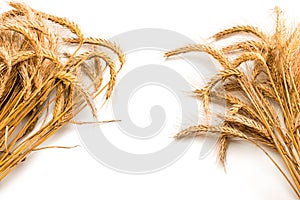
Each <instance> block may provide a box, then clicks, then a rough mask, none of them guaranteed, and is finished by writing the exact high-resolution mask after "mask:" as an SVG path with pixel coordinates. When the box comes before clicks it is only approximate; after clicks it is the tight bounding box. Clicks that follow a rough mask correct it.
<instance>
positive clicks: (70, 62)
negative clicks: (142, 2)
mask: <svg viewBox="0 0 300 200" xmlns="http://www.w3.org/2000/svg"><path fill="white" fill-rule="evenodd" d="M9 5H10V6H11V8H12V9H11V10H10V11H8V12H5V13H2V14H1V15H0V181H1V180H2V179H3V178H5V177H6V176H7V175H8V174H9V173H10V172H11V171H12V170H13V169H14V168H15V167H16V166H17V165H19V164H20V163H21V162H23V161H25V159H26V158H27V157H28V156H29V155H30V153H31V152H33V151H36V150H41V149H45V148H47V147H39V146H40V145H41V144H42V143H43V142H44V141H46V140H47V139H48V138H49V137H51V136H52V135H53V134H55V133H56V132H57V131H58V130H59V129H60V128H61V127H62V126H63V125H65V124H66V123H68V122H70V121H71V120H72V119H73V117H74V115H76V114H77V113H78V112H79V111H80V110H82V109H83V108H84V107H85V106H87V105H88V106H90V107H91V108H92V112H93V114H94V116H97V109H96V107H95V105H94V103H93V99H94V98H95V97H96V96H97V95H99V94H100V93H102V92H105V91H106V99H108V98H109V97H110V96H111V94H112V90H113V88H114V85H115V80H116V75H117V73H118V71H119V70H120V69H121V67H122V65H123V64H124V61H125V59H124V54H123V52H122V50H121V49H120V48H119V47H118V46H117V45H116V44H114V43H113V42H110V41H107V40H104V39H100V38H90V37H85V36H84V34H83V32H82V31H81V29H80V28H79V27H78V25H77V24H75V23H74V22H71V21H69V20H67V19H65V18H61V17H57V16H52V15H49V14H46V13H44V12H40V11H37V10H35V9H32V8H30V7H28V6H26V5H25V4H21V3H17V2H10V3H9ZM62 30H63V32H64V34H60V31H62ZM66 30H67V31H69V34H66ZM66 35H69V37H68V38H66ZM65 45H72V46H74V47H75V50H74V51H71V50H70V51H68V52H64V51H63V49H65V48H64V47H65ZM103 47H104V48H103ZM106 50H108V51H112V52H114V53H115V54H116V55H117V57H118V60H117V61H115V60H114V59H113V58H112V57H111V56H110V55H109V54H108V53H107V52H106ZM66 55H67V56H66ZM91 63H93V64H91ZM102 66H105V67H102ZM106 69H107V70H109V79H108V82H103V73H104V71H105V70H106ZM85 77H87V78H89V79H90V80H92V83H93V84H92V85H91V86H89V87H88V88H84V87H83V84H82V81H84V78H85ZM105 80H106V79H105ZM93 85H94V87H93ZM74 97H76V98H74ZM51 105H53V107H52V106H51ZM35 129H36V130H35ZM55 148H62V147H55Z"/></svg>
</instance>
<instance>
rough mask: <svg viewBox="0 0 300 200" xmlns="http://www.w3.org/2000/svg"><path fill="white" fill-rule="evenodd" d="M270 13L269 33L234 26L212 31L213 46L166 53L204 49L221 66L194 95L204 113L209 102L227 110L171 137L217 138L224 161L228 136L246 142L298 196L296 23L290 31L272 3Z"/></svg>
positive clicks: (299, 35) (299, 33) (299, 39)
mask: <svg viewBox="0 0 300 200" xmlns="http://www.w3.org/2000/svg"><path fill="white" fill-rule="evenodd" d="M274 13H275V15H276V26H275V30H274V32H273V33H271V34H266V33H264V32H263V31H261V30H260V29H259V28H256V27H253V26H249V25H244V26H235V27H232V28H229V29H226V30H224V31H221V32H219V33H217V34H215V35H214V36H213V41H212V42H211V43H214V45H215V46H214V47H212V44H211V43H210V44H195V45H189V46H186V47H182V48H178V49H176V50H173V51H170V52H167V53H166V54H165V56H166V57H170V56H174V55H178V54H182V53H188V52H206V53H208V54H209V55H211V56H212V57H213V58H214V59H215V60H217V61H218V62H219V63H220V65H221V66H222V70H221V71H220V72H219V73H218V74H216V75H215V76H214V77H213V78H212V79H211V81H209V82H208V83H207V85H206V86H205V87H203V88H201V89H197V90H195V91H194V94H195V96H196V97H198V98H200V99H201V100H202V101H203V107H204V110H205V113H206V115H207V116H211V114H212V113H210V109H209V105H211V103H212V102H213V101H215V100H223V101H224V102H226V103H225V105H224V107H225V109H226V112H225V113H224V114H217V116H218V117H219V118H221V119H223V123H222V124H221V125H220V126H216V125H211V124H200V125H197V126H193V127H190V128H188V129H186V130H183V131H181V132H180V133H178V134H177V135H176V138H178V139H179V138H182V137H189V136H201V135H205V134H206V133H208V135H214V136H217V137H218V150H219V151H218V152H219V153H218V154H219V160H220V161H221V163H223V164H224V162H225V159H226V151H227V147H228V144H230V142H231V141H232V140H234V139H241V140H246V141H249V142H251V143H253V144H255V145H256V146H257V147H258V148H260V149H261V150H262V151H263V152H264V153H265V154H266V155H267V156H268V157H269V158H270V159H271V160H272V162H273V163H274V164H275V165H276V167H277V168H278V169H279V170H280V173H282V174H283V176H284V177H285V178H286V180H287V181H288V183H289V184H290V186H291V187H292V189H293V190H294V191H295V194H296V195H297V196H298V198H299V197H300V175H299V171H300V166H299V165H300V160H299V158H300V157H299V156H300V151H299V150H300V149H299V147H300V139H299V134H300V132H299V131H300V95H299V91H300V46H299V45H300V24H299V25H298V26H296V27H295V28H294V29H293V30H290V29H287V28H286V23H285V20H284V19H283V16H282V13H281V10H280V9H279V8H277V7H276V8H275V11H274ZM236 36H247V37H246V38H245V37H244V39H243V40H240V41H238V42H236V43H235V42H233V43H230V44H229V45H225V46H224V45H223V47H216V46H218V45H217V42H218V41H221V40H222V41H223V40H224V39H226V38H231V39H232V40H233V41H234V38H235V37H236ZM227 41H228V40H227ZM223 91H225V92H223ZM268 149H273V150H275V151H276V152H278V154H279V155H280V158H281V159H282V160H283V163H284V165H285V166H279V165H278V164H277V162H276V161H275V160H274V159H273V158H272V157H271V156H270V155H269V154H268ZM283 168H285V169H286V171H287V172H284V171H285V170H283Z"/></svg>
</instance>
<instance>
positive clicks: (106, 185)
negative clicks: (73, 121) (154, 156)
mask: <svg viewBox="0 0 300 200" xmlns="http://www.w3.org/2000/svg"><path fill="white" fill-rule="evenodd" d="M25 2H26V3H29V5H31V6H32V7H34V8H36V9H40V10H42V11H45V12H49V13H51V14H55V15H58V16H64V17H67V18H69V19H71V20H73V21H75V22H77V23H78V24H79V25H80V27H81V28H82V29H83V30H84V32H85V33H86V34H88V35H91V36H99V37H103V38H110V37H113V36H114V35H117V34H120V33H122V32H126V31H130V30H132V29H137V28H164V29H169V30H173V31H177V32H179V33H181V34H184V35H186V36H188V37H190V38H192V39H193V40H195V41H199V42H200V41H203V39H204V38H208V37H209V36H211V35H212V34H214V33H216V32H218V31H220V30H222V29H223V28H226V27H230V26H231V25H236V24H253V25H256V26H260V27H262V28H263V29H264V30H267V31H270V32H271V28H272V27H273V24H272V23H273V19H274V16H273V15H272V8H274V6H275V5H279V6H281V8H282V9H283V10H284V11H285V13H286V16H287V18H288V19H292V20H291V22H292V24H296V22H297V21H298V20H299V19H300V12H299V10H300V7H299V6H298V4H297V3H296V2H297V1H271V0H265V1H262V0H252V1H232V0H229V1H217V0H209V1H200V0H197V1H196V0H195V1H191V0H185V1H170V0H167V1H163V0H152V1H137V0H130V1H117V0H97V1H96V0H94V1H93V0H85V1H74V0H73V1H71V0H61V1H53V0H52V1H50V0H43V1H37V0H36V1H33V0H32V1H25ZM4 4H5V3H4V2H1V4H0V6H3V5H4ZM299 21H300V20H299ZM136 59H137V60H138V57H137V58H136ZM124 67H126V65H125V66H124ZM133 115H134V114H133ZM144 117H145V116H144ZM191 121H192V119H191ZM190 125H193V124H190ZM174 126H176V123H174ZM170 134H171V133H170ZM165 136H166V137H168V136H167V135H165ZM169 139H170V138H169ZM76 144H80V140H79V138H78V135H77V133H76V131H75V129H74V127H73V126H71V125H68V126H66V127H64V128H63V129H62V130H60V131H59V132H58V133H57V135H56V136H54V137H53V138H51V139H50V140H49V141H48V142H47V143H46V145H64V146H72V145H76ZM201 144H202V141H201V140H197V141H195V142H194V143H193V145H192V147H191V148H190V149H189V150H188V152H187V153H186V154H185V155H184V156H183V157H182V158H181V159H180V160H179V161H177V162H176V163H175V164H173V165H171V166H170V167H168V168H166V169H164V170H162V171H159V172H156V173H152V174H146V175H128V174H122V173H119V172H116V171H114V170H111V169H109V168H107V167H105V166H103V165H101V164H100V163H98V162H97V161H96V160H94V159H93V158H92V157H91V156H90V155H89V154H88V153H87V152H86V151H85V149H84V148H83V147H78V148H75V149H71V150H62V149H49V150H44V151H40V152H36V153H34V154H32V155H31V156H30V157H29V158H28V159H27V160H26V162H25V163H23V164H21V165H20V166H19V167H18V168H16V169H15V170H14V171H13V172H12V173H11V174H10V175H9V176H8V177H7V178H6V179H5V180H3V181H2V182H1V183H0V200H13V199H31V200H37V199H91V200H94V199H131V200H138V199H145V200H146V199H151V200H153V199H174V200H175V199H214V200H215V199H223V200H225V199H245V200H246V199H249V200H250V199H251V200H252V199H259V200H262V199H273V200H276V199H278V200H279V199H296V197H295V195H294V194H293V192H292V190H291V189H290V188H289V186H288V184H287V183H286V181H285V180H284V179H283V177H282V176H281V175H280V174H279V172H278V171H277V169H275V167H274V166H273V165H272V163H271V162H270V161H269V160H268V158H266V156H265V155H264V154H263V153H262V152H261V151H259V150H258V149H257V148H256V147H254V146H253V145H248V144H246V143H234V144H232V145H231V146H230V148H229V152H228V154H229V156H228V159H227V173H224V170H223V169H222V168H221V167H219V166H218V165H217V162H216V155H215V154H214V153H212V154H211V155H209V156H208V157H207V158H206V159H204V160H199V159H198V157H199V152H200V148H201Z"/></svg>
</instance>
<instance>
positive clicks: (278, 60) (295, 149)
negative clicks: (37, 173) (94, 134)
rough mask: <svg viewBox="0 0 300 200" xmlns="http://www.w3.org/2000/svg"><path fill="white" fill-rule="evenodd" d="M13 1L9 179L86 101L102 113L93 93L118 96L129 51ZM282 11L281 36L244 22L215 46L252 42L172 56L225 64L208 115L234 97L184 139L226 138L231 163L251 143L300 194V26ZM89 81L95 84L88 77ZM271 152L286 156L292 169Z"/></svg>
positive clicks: (4, 81)
mask: <svg viewBox="0 0 300 200" xmlns="http://www.w3.org/2000/svg"><path fill="white" fill-rule="evenodd" d="M10 6H11V7H12V9H11V10H10V11H7V12H5V13H3V14H1V15H0V181H1V180H2V179H3V178H4V177H5V176H6V175H7V174H8V173H9V172H11V171H12V170H13V169H14V168H15V167H16V166H17V165H18V164H20V163H21V162H23V161H24V160H25V159H26V157H27V156H28V155H29V154H30V153H31V152H32V151H35V150H38V149H39V146H40V145H41V144H42V143H43V142H44V141H45V140H47V139H48V138H49V137H50V136H52V135H53V134H54V133H56V132H57V130H58V129H59V128H61V127H62V126H63V125H65V124H66V123H67V122H70V121H71V120H72V119H73V117H74V115H76V114H77V113H78V112H80V111H81V110H82V109H83V108H84V107H85V106H87V105H88V106H89V107H90V108H91V110H92V113H93V114H94V116H95V117H97V110H96V108H95V106H94V103H93V99H94V98H95V97H96V96H97V95H99V94H100V93H103V92H106V99H108V98H109V97H110V95H111V93H112V89H113V87H114V84H115V80H116V75H117V73H118V71H119V70H120V69H121V67H122V65H123V64H124V55H123V53H122V51H121V50H120V48H118V47H117V46H116V45H115V44H114V43H112V42H109V41H107V40H103V39H99V38H90V37H88V38H87V37H85V36H84V34H83V33H82V31H81V30H80V29H79V28H78V26H77V25H76V24H75V23H73V22H70V21H68V20H67V19H64V18H60V17H56V16H52V15H49V14H46V13H43V12H40V11H37V10H34V9H32V8H30V7H27V6H25V5H24V4H20V3H15V2H11V3H10ZM275 14H276V28H275V31H274V33H273V34H265V33H264V32H262V31H260V30H259V29H258V28H255V27H253V26H248V25H246V26H236V27H232V28H229V29H227V30H224V31H222V32H219V33H217V34H216V35H214V36H213V39H214V42H217V41H219V40H223V39H225V38H228V37H230V38H232V37H233V36H236V35H238V36H239V35H247V36H248V37H247V39H244V40H243V41H239V42H237V43H233V44H230V45H227V46H225V47H220V48H215V47H212V45H211V44H205V45H203V44H195V45H189V46H186V47H182V48H179V49H176V50H173V51H170V52H167V53H166V54H165V56H166V57H171V56H174V55H178V54H182V53H187V52H192V51H197V52H206V53H208V54H210V55H211V56H212V57H213V58H214V59H216V60H217V61H218V62H219V63H220V65H221V66H222V67H223V69H222V70H221V71H220V72H219V73H218V74H216V75H215V76H214V77H213V78H212V79H211V80H210V81H209V82H208V83H207V85H206V86H205V87H204V88H202V89H197V90H195V91H194V93H195V95H196V97H198V98H200V99H201V100H202V101H203V107H204V110H205V112H206V115H207V116H208V117H209V116H210V115H211V114H212V113H211V112H210V109H209V105H210V104H211V103H212V102H215V101H219V100H223V101H222V102H226V103H225V105H224V106H225V108H226V112H225V114H221V113H218V114H217V117H219V118H221V119H222V120H223V124H222V125H212V124H201V125H197V126H193V127H190V128H188V129H186V130H183V131H181V132H180V133H178V134H177V135H176V138H178V139H179V138H183V137H194V136H202V135H205V134H206V133H209V135H214V136H217V137H218V144H219V159H220V161H221V162H222V163H224V162H225V158H226V151H227V147H228V144H229V143H230V142H231V141H232V140H234V139H236V138H238V139H243V140H246V141H249V142H251V143H253V144H255V145H256V146H257V147H258V148H260V149H261V150H262V151H263V152H264V153H265V154H266V155H267V156H268V157H269V158H270V159H271V160H272V162H273V163H274V164H275V165H276V167H277V168H278V169H279V170H280V172H281V173H282V174H283V176H284V177H285V178H286V180H287V181H288V183H289V184H290V186H291V187H292V189H293V190H294V191H295V193H296V195H297V196H298V197H300V176H299V170H300V166H299V163H300V162H299V146H300V140H299V134H300V133H299V130H300V94H299V90H300V70H299V69H300V24H299V25H298V26H297V27H296V28H295V29H294V30H292V31H291V30H290V29H287V28H286V26H285V21H284V19H283V17H282V14H281V11H280V9H279V8H276V9H275ZM249 38H250V39H249ZM107 51H108V52H107ZM112 55H116V57H117V59H116V60H115V59H113V58H112ZM105 74H107V76H108V78H107V80H106V79H105V78H104V75H105ZM86 79H89V80H90V83H91V84H90V85H88V86H84V84H83V83H82V82H83V80H84V81H86ZM74 97H75V98H74ZM268 149H272V150H274V151H276V152H278V153H279V155H280V157H281V158H282V160H283V163H284V165H285V167H286V169H287V171H288V174H287V173H286V172H285V170H283V169H282V166H279V164H277V162H276V161H275V160H274V159H273V158H272V157H271V156H270V154H269V153H268Z"/></svg>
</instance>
